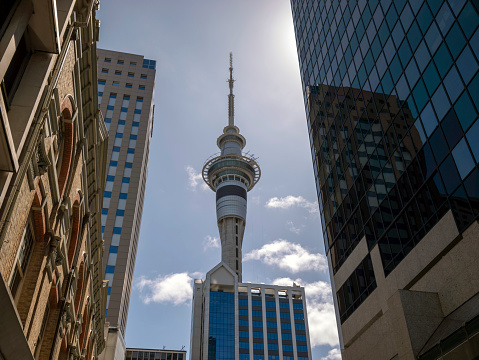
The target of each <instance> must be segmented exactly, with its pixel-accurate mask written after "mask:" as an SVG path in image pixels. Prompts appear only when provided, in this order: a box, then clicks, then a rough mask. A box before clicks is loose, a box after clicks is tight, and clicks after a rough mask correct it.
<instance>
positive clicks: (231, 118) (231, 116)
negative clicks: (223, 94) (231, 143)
mask: <svg viewBox="0 0 479 360" xmlns="http://www.w3.org/2000/svg"><path fill="white" fill-rule="evenodd" d="M233 83H234V79H233V53H232V52H230V78H229V79H228V84H229V87H230V93H229V95H228V125H229V126H234V124H235V96H234V95H233Z"/></svg>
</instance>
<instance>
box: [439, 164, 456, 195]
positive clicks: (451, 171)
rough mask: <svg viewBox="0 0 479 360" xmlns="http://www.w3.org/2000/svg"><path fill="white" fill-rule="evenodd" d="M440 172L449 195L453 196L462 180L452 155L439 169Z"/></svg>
mask: <svg viewBox="0 0 479 360" xmlns="http://www.w3.org/2000/svg"><path fill="white" fill-rule="evenodd" d="M439 172H440V173H441V177H442V180H443V182H444V186H445V187H446V191H447V193H448V194H452V193H453V192H454V190H455V189H456V187H457V186H458V185H459V183H460V182H461V179H460V177H459V173H458V172H457V169H456V165H455V163H454V160H453V159H452V157H451V155H449V156H448V157H447V158H446V160H444V162H443V163H442V165H441V166H440V167H439Z"/></svg>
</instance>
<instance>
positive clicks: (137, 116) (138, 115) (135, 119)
mask: <svg viewBox="0 0 479 360" xmlns="http://www.w3.org/2000/svg"><path fill="white" fill-rule="evenodd" d="M140 117H141V114H138V113H135V114H134V115H133V121H135V122H140Z"/></svg>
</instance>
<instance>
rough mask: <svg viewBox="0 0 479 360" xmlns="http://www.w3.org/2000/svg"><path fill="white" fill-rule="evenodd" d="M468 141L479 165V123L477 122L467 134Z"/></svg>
mask: <svg viewBox="0 0 479 360" xmlns="http://www.w3.org/2000/svg"><path fill="white" fill-rule="evenodd" d="M466 137H467V140H468V141H469V145H470V146H471V150H472V153H473V154H474V157H475V158H476V162H478V163H479V121H477V120H476V122H475V123H474V125H472V126H471V128H470V129H469V131H468V132H467V133H466Z"/></svg>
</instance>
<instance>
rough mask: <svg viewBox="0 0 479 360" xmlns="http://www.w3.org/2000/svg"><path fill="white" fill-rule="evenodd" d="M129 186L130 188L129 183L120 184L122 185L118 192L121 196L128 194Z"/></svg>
mask: <svg viewBox="0 0 479 360" xmlns="http://www.w3.org/2000/svg"><path fill="white" fill-rule="evenodd" d="M129 186H130V184H129V183H122V184H121V189H120V192H121V193H123V194H128V188H129Z"/></svg>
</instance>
